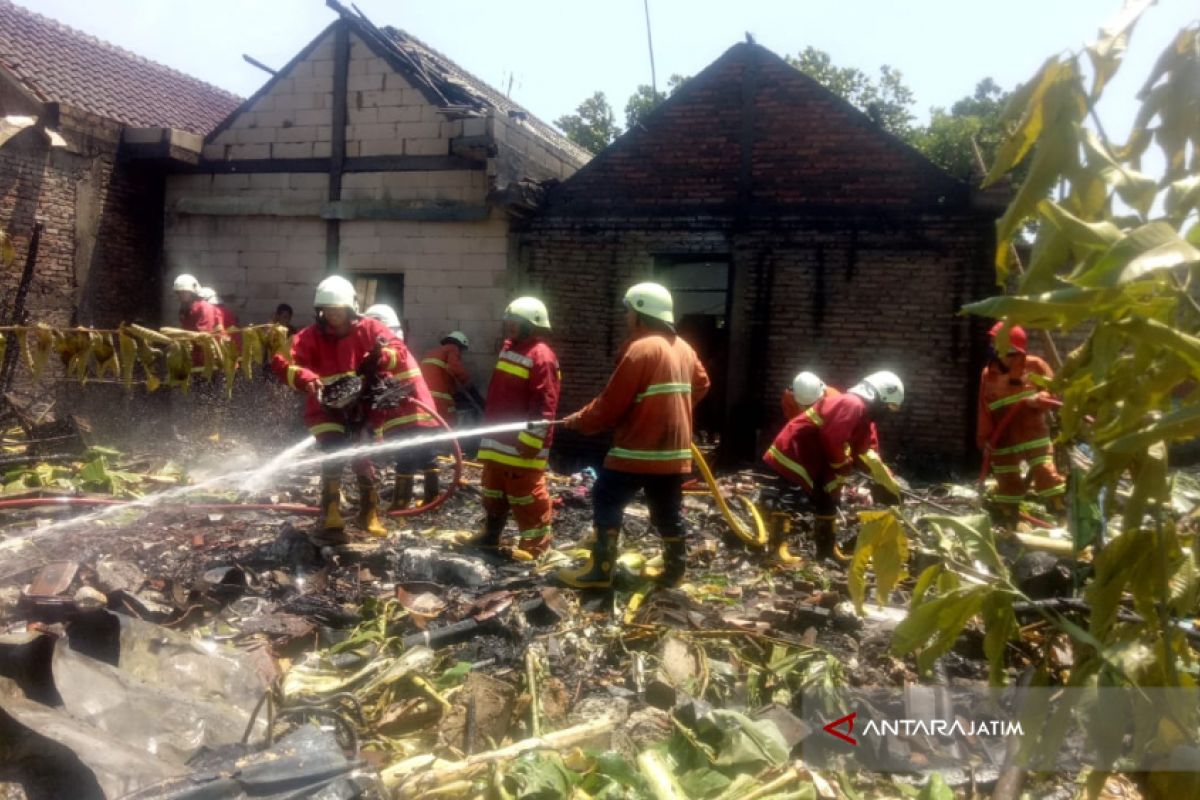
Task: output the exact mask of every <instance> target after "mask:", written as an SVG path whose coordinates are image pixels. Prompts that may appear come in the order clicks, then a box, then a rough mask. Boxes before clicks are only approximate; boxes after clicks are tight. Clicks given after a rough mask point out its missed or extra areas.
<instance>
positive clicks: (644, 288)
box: [625, 283, 675, 325]
mask: <svg viewBox="0 0 1200 800" xmlns="http://www.w3.org/2000/svg"><path fill="white" fill-rule="evenodd" d="M625 307H626V308H631V309H633V310H634V311H636V312H638V313H639V314H645V315H646V316H647V317H650V318H652V319H657V320H660V321H662V322H666V323H668V324H670V325H674V324H675V312H674V307H675V304H674V302H673V301H672V300H671V293H670V292H668V291H667V289H666V287H665V286H662V285H660V284H657V283H639V284H637V285H636V286H631V287H629V291H627V292H626V293H625Z"/></svg>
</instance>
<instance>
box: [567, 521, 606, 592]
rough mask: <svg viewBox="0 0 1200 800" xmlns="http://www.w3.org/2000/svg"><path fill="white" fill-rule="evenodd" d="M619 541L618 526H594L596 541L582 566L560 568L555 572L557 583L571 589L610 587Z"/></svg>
mask: <svg viewBox="0 0 1200 800" xmlns="http://www.w3.org/2000/svg"><path fill="white" fill-rule="evenodd" d="M620 542H621V529H620V528H596V541H595V542H593V543H592V552H591V555H589V556H588V560H587V561H585V562H584V564H583V566H582V567H577V568H575V569H560V570H559V571H558V572H557V573H556V577H557V578H558V581H559V583H561V584H562V585H564V586H569V587H571V588H572V589H611V588H612V580H613V566H614V565H615V564H616V562H617V547H618V546H619V545H620Z"/></svg>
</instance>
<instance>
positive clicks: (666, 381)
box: [558, 283, 710, 589]
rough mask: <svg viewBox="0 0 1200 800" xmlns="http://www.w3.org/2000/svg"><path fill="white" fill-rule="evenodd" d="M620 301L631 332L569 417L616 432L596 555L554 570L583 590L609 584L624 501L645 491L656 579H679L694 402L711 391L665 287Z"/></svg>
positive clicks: (598, 488)
mask: <svg viewBox="0 0 1200 800" xmlns="http://www.w3.org/2000/svg"><path fill="white" fill-rule="evenodd" d="M624 302H625V308H626V322H627V324H628V326H629V331H630V337H629V339H628V340H627V341H626V342H625V344H624V346H623V347H622V348H621V354H620V359H619V361H618V363H617V367H616V369H615V370H614V371H613V374H612V376H611V377H610V378H609V380H608V385H607V386H605V387H604V391H603V392H601V393H600V395H599V396H598V397H596V398H595V399H594V400H592V402H590V403H588V404H587V405H586V406H585V407H584V408H583V409H581V410H580V411H577V412H575V413H574V414H572V415H571V416H569V417H567V418H566V420H564V422H563V426H564V427H565V428H567V429H568V430H577V431H579V432H581V433H584V434H597V433H601V432H603V431H607V430H613V446H612V448H611V449H610V450H609V451H608V455H607V456H606V457H605V459H604V466H603V467H602V468H601V470H600V474H599V476H597V478H596V483H595V485H594V486H593V489H592V503H593V510H592V517H593V522H594V524H595V540H594V541H593V543H592V552H591V556H590V557H589V559H588V561H587V562H586V563H585V564H584V565H583V566H582V567H580V568H578V569H564V570H560V571H559V573H558V579H559V581H560V582H562V583H563V584H565V585H567V586H571V587H575V588H581V589H582V588H601V589H604V588H609V587H611V586H612V574H613V565H614V563H615V562H616V558H617V549H618V547H619V544H620V536H621V523H622V519H623V517H624V513H625V506H627V505H628V504H629V502H630V501H631V500H632V499H633V496H634V495H635V494H636V493H637V491H638V490H639V489H643V490H645V492H646V504H647V505H648V506H649V507H650V522H651V524H653V525H654V528H655V530H657V531H658V534H659V536H660V537H661V538H662V542H663V563H664V566H663V571H662V574H661V575H660V576H659V577H658V581H659V583H661V584H663V585H665V586H675V585H677V584H678V583H679V582H680V581H681V580H683V576H684V573H685V571H686V569H687V529H686V527H685V523H684V519H683V483H684V481H685V480H686V479H687V476H688V473H690V472H691V471H692V454H691V445H692V409H693V408H694V407H695V405H696V404H697V403H699V402H700V401H701V400H702V399H703V398H704V395H705V394H706V393H707V392H708V388H709V385H710V384H709V379H708V373H707V372H705V370H704V366H703V365H702V364H701V363H700V359H699V357H697V355H696V352H695V351H694V350H692V348H691V346H690V345H689V344H688V343H687V342H685V341H684V340H683V339H682V337H680V336H678V335H677V334H676V332H675V314H674V302H673V300H672V298H671V293H670V292H668V291H667V289H666V288H664V287H663V286H660V285H658V284H657V283H639V284H638V285H636V286H633V287H632V288H630V289H629V291H628V292H626V293H625V301H624Z"/></svg>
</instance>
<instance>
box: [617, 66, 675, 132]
mask: <svg viewBox="0 0 1200 800" xmlns="http://www.w3.org/2000/svg"><path fill="white" fill-rule="evenodd" d="M690 79H691V78H690V76H686V75H679V74H678V73H676V74H675V75H672V76H671V77H670V78H668V79H667V91H666V92H655V91H654V90H653V89H652V88H650V86H649V85H648V84H645V83H643V84H642V85H641V86H639V87H638V88H637V91H635V92H634V93H633V94H631V95H630V96H629V101H628V102H627V103H625V129H626V130H633V129H634V128H636V127H637V126H638V125H641V124H642V122H643V121H645V119H646V117H648V116H650V112H651V111H653V110H654V109H656V108H658V106H659V104H660V103H662V101H663V100H666V99H667V98H668V97H671V96H673V95H674V94H675V93H676V92H678V91H679V89H680V87H681V86H683V85H684V84H685V83H687V82H688V81H689V80H690Z"/></svg>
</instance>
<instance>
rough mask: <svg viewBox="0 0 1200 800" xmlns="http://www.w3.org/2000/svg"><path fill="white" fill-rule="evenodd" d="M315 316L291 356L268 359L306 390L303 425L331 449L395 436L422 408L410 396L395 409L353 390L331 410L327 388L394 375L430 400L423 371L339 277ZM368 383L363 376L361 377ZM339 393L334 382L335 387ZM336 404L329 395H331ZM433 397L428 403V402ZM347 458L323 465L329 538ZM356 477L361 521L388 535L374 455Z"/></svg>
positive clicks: (327, 283) (360, 463)
mask: <svg viewBox="0 0 1200 800" xmlns="http://www.w3.org/2000/svg"><path fill="white" fill-rule="evenodd" d="M314 305H315V306H316V312H317V322H316V323H315V324H313V325H309V326H308V327H307V328H304V329H303V330H301V331H300V332H299V333H297V334H296V335H295V336H294V337H293V338H292V351H291V356H292V357H291V362H290V363H289V362H288V361H287V360H286V359H284V358H283V356H281V355H276V356H274V357H273V358H272V359H271V368H272V370H273V371H274V372H275V374H276V375H277V376H278V377H279V378H280V379H281V380H284V381H286V382H287V385H288V386H291V387H292V388H293V389H296V390H298V391H301V392H305V393H306V394H307V395H308V401H307V403H306V405H305V409H304V423H305V425H307V426H308V430H309V432H310V433H312V435H313V436H314V437H316V440H317V444H318V446H319V447H320V448H321V449H322V450H323V451H325V452H333V451H337V450H341V449H344V448H347V447H352V446H354V445H355V444H356V443H357V442H358V441H359V439H360V438H361V436H362V434H363V433H364V432H366V431H367V430H369V431H370V432H371V433H373V434H374V435H377V436H385V437H392V436H396V435H397V434H399V433H401V432H403V431H404V430H405V429H406V427H407V426H408V425H410V423H411V422H415V421H418V420H419V419H420V417H421V416H424V417H425V418H427V419H428V420H429V421H430V422H432V419H431V418H429V417H428V415H427V414H422V413H421V412H420V411H419V410H418V409H416V407H415V406H413V405H412V404H411V403H410V402H409V401H407V400H406V401H402V402H400V403H399V405H396V406H394V407H391V408H383V409H381V408H375V407H374V406H373V405H372V403H371V401H370V398H367V397H363V396H360V395H358V394H355V393H351V394H350V397H351V398H352V399H353V402H351V403H349V404H348V405H346V406H345V407H343V408H339V409H334V408H332V407H331V405H330V404H328V403H325V402H323V401H325V400H328V399H329V398H328V397H327V396H326V390H329V389H330V388H331V387H337V386H339V384H340V385H346V384H342V383H340V382H341V381H342V380H343V379H352V378H355V377H358V378H364V379H375V378H376V377H381V376H386V375H388V374H389V373H391V374H392V375H393V377H394V380H396V381H398V382H400V383H403V384H410V385H409V386H408V389H409V391H410V392H411V395H412V396H413V397H416V398H417V399H418V400H422V401H423V402H424V401H430V400H429V393H428V390H427V389H425V388H424V381H423V380H421V372H420V370H418V369H416V368H415V364H414V365H412V367H411V368H409V369H405V368H403V367H402V365H404V364H406V362H409V361H411V359H412V356H411V355H410V354H409V352H408V349H407V348H406V347H405V346H404V342H402V341H400V339H399V338H397V337H396V335H395V334H394V333H392V331H391V330H389V329H388V328H387V327H386V326H385V325H383V323H381V322H379V321H378V320H375V319H370V318H368V317H362V316H359V314H358V297H357V294H356V292H355V290H354V286H353V285H352V284H351V283H350V282H349V281H347V280H346V279H345V278H342V277H340V276H337V275H332V276H330V277H328V278H325V279H324V280H323V281H321V283H320V284H318V285H317V291H316V297H315V300H314ZM364 382H365V381H364ZM335 391H336V388H335ZM330 402H332V401H330ZM430 402H431V401H430ZM343 466H344V464H343V462H341V461H339V460H337V459H331V460H330V461H326V462H324V464H323V465H322V469H321V515H322V516H321V521H320V523H319V527H320V529H321V530H322V532H323V534H324V538H325V539H326V540H327V541H331V542H339V541H345V538H346V537H345V533H344V529H345V522H344V521H343V519H342V515H341V474H342V468H343ZM352 466H353V468H354V472H355V474H356V475H357V477H358V492H359V511H358V519H357V522H358V525H359V527H360V528H362V529H363V530H365V531H367V532H368V533H370V534H372V535H374V536H383V535H385V534H386V533H387V531H386V529H385V528H384V526H383V523H382V522H381V520H380V518H379V487H378V484H377V481H376V476H375V468H374V466H373V465H372V464H371V461H370V459H356V460H355V461H354V463H353V464H352Z"/></svg>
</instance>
